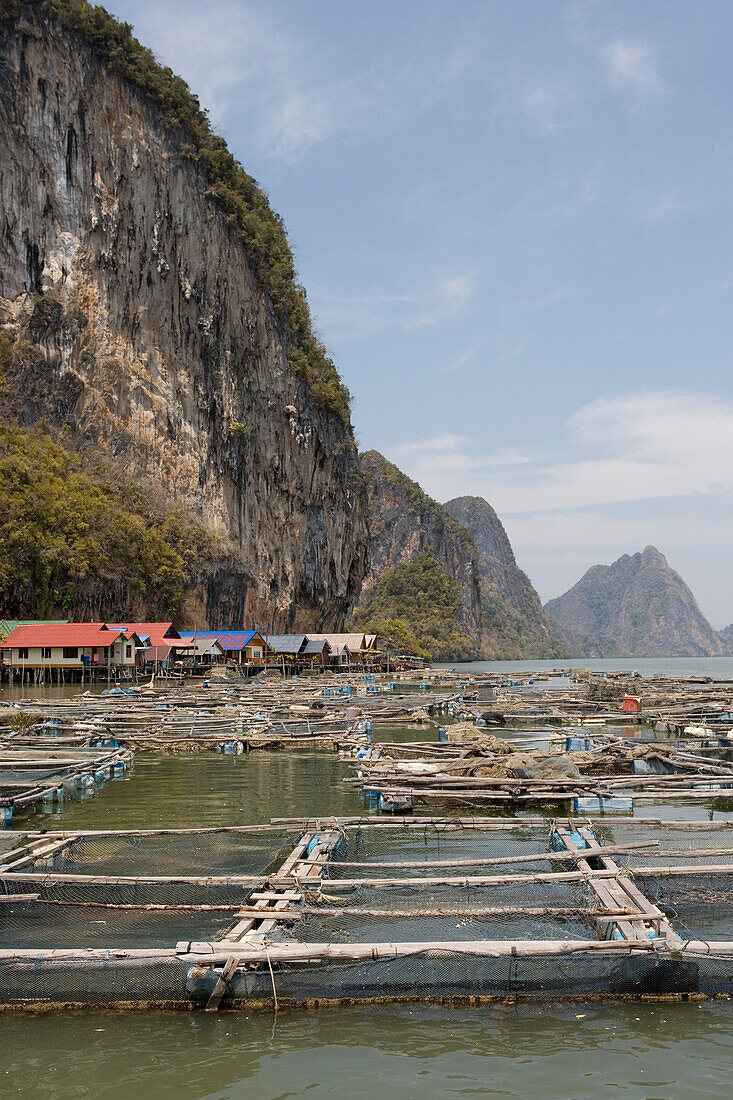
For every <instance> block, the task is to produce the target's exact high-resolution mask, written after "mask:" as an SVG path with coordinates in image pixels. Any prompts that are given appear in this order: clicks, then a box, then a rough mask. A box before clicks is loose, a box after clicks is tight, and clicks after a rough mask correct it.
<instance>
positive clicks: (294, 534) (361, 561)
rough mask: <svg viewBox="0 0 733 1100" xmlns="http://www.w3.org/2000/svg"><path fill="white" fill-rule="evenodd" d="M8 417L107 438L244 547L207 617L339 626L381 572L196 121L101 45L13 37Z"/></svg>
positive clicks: (5, 313)
mask: <svg viewBox="0 0 733 1100" xmlns="http://www.w3.org/2000/svg"><path fill="white" fill-rule="evenodd" d="M0 324H2V325H3V331H4V332H5V334H6V335H7V336H8V337H9V338H10V340H11V341H12V345H13V355H12V359H11V362H10V365H9V367H8V368H7V370H6V375H7V378H6V397H5V400H6V411H8V410H9V411H10V413H11V415H13V416H14V417H15V418H16V419H17V420H18V421H19V422H20V423H26V424H27V423H33V422H36V421H38V420H39V419H43V420H44V421H45V424H46V425H47V426H48V428H49V429H50V430H51V432H52V433H54V434H57V433H64V432H65V433H66V437H67V438H69V439H70V440H71V441H72V442H73V444H74V446H77V447H82V448H83V447H84V446H85V445H88V446H90V447H94V448H98V449H101V450H103V451H104V452H106V453H107V454H108V455H109V456H110V457H111V458H113V459H114V460H115V461H116V462H117V463H121V464H123V465H124V466H125V467H126V468H127V469H129V472H130V476H131V477H134V478H143V479H147V480H148V481H149V482H152V483H154V484H155V485H157V486H159V487H160V489H161V490H162V491H164V492H165V494H166V495H167V497H168V498H169V499H171V500H173V501H175V502H177V503H179V504H180V505H181V506H182V507H185V508H186V509H187V510H188V511H190V512H192V513H193V514H194V515H196V516H198V517H199V518H200V519H201V521H202V522H203V523H205V525H207V526H208V527H209V528H210V529H211V530H213V531H215V532H216V533H218V534H220V535H223V536H225V537H226V538H228V539H230V540H231V542H232V544H233V545H234V546H235V547H236V550H237V555H236V557H237V561H238V564H236V565H235V564H234V559H232V562H233V564H232V566H231V569H229V568H227V566H226V564H224V565H221V566H219V568H218V569H217V571H216V572H215V573H213V574H212V575H210V576H207V577H204V578H201V585H200V591H199V592H198V593H196V598H197V599H198V601H199V603H200V610H201V616H202V618H203V619H204V620H205V621H207V622H208V623H209V625H212V626H214V625H222V624H224V623H239V622H242V621H256V622H257V623H258V624H260V625H262V626H263V627H267V626H270V627H273V628H277V629H286V628H292V627H298V628H303V629H305V628H311V629H315V628H316V627H331V628H334V627H338V626H339V625H340V623H341V621H342V620H343V617H344V615H345V613H346V612H347V611H348V609H349V607H350V605H351V604H352V603H353V601H354V598H355V597H356V595H357V594H358V593H359V591H360V589H361V582H362V578H363V576H364V573H365V569H366V555H367V532H366V497H365V490H364V483H363V478H362V475H361V471H360V466H359V461H358V455H357V451H356V448H355V445H354V440H353V434H352V430H351V427H350V425H348V424H346V425H345V424H344V423H343V420H342V419H341V418H339V417H338V416H337V415H335V414H334V413H332V412H330V411H328V410H325V409H322V408H319V407H317V406H316V404H315V403H314V402H313V401H312V400H311V399H310V398H309V391H308V388H307V386H306V385H305V383H304V382H303V381H302V380H301V379H300V378H299V376H298V375H296V373H295V372H294V371H293V370H292V368H291V367H290V365H289V363H288V357H287V333H284V332H283V331H282V330H281V326H280V325H279V323H278V320H277V318H276V315H275V313H274V311H273V308H272V304H271V302H270V300H269V298H268V297H267V295H266V293H265V292H264V291H263V290H262V289H261V287H260V285H259V284H258V281H257V279H256V277H255V274H254V270H253V267H252V265H251V263H250V260H249V258H248V254H247V249H246V246H245V243H244V242H243V240H242V238H241V236H240V235H239V234H238V233H237V232H236V231H235V230H234V229H232V228H231V227H230V226H229V224H228V222H227V219H226V217H225V215H224V214H223V212H222V210H221V209H220V207H219V206H218V205H217V204H216V203H215V202H214V201H213V200H212V198H211V197H208V196H207V194H206V183H205V180H204V177H203V173H202V171H201V170H200V168H198V167H197V165H196V164H195V163H194V162H193V161H192V160H191V159H190V158H189V157H188V156H187V150H186V133H185V131H181V130H178V131H172V130H170V128H167V127H166V125H165V120H164V117H163V115H162V112H161V110H160V109H159V107H158V106H157V105H156V104H155V103H154V102H153V101H152V100H151V99H150V98H149V97H148V96H147V95H146V94H145V93H144V92H143V91H142V90H141V89H139V88H137V87H136V86H134V85H133V84H131V83H129V82H128V81H127V80H126V79H125V78H123V77H122V76H120V75H119V74H117V73H116V72H115V71H113V69H112V68H110V67H109V66H108V65H106V64H105V63H104V62H102V61H101V60H100V59H99V57H98V56H97V55H96V54H95V53H94V52H93V50H92V49H91V48H90V46H89V44H88V42H87V40H86V39H85V38H84V37H83V36H82V35H80V34H79V33H77V32H74V31H71V30H69V29H68V28H65V27H63V26H62V25H61V24H60V23H59V22H57V21H56V20H54V19H52V18H50V17H48V16H47V15H44V14H43V9H42V8H41V7H40V5H37V4H28V5H23V11H22V14H21V16H20V18H19V19H16V20H12V21H9V22H6V23H5V24H3V26H2V27H0Z"/></svg>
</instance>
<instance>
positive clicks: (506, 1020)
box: [0, 729, 733, 1100]
mask: <svg viewBox="0 0 733 1100" xmlns="http://www.w3.org/2000/svg"><path fill="white" fill-rule="evenodd" d="M382 736H383V737H386V738H388V739H393V738H395V737H400V738H404V739H409V740H415V739H417V738H419V737H421V736H426V734H424V733H421V732H420V731H416V730H414V729H411V730H403V731H399V730H395V729H390V730H389V732H388V733H385V734H382ZM429 736H431V737H432V736H434V733H432V732H431V733H430V734H429ZM347 774H349V768H348V764H347V763H345V762H342V761H339V759H338V757H337V755H336V754H334V753H326V752H317V753H316V752H298V753H269V752H256V753H251V754H250V755H248V756H247V755H245V756H239V757H232V756H219V755H216V754H208V753H207V754H201V755H196V756H163V755H159V754H152V753H150V754H148V753H139V754H138V756H137V760H136V763H135V767H134V770H133V771H132V773H131V774H130V775H129V776H128V777H127V778H125V779H124V780H116V781H112V782H110V783H107V784H106V785H105V787H104V788H103V789H102V790H101V791H100V792H99V793H98V794H96V795H95V796H94V797H92V798H90V799H88V800H86V801H81V802H72V803H68V804H67V805H66V806H65V807H64V809H63V810H62V811H61V812H60V813H57V814H54V815H50V816H49V817H47V818H45V820H46V821H47V822H48V824H49V825H50V824H51V822H52V823H53V827H57V828H58V827H61V826H63V827H64V828H80V829H94V828H108V827H119V828H124V827H126V826H129V827H146V826H148V827H151V826H168V827H179V826H197V825H215V824H242V823H251V822H258V821H267V820H268V819H269V818H270V817H271V816H282V817H287V816H301V815H303V814H320V813H322V814H327V813H336V814H354V813H362V812H364V807H363V806H362V804H361V802H360V800H359V797H358V795H357V794H356V793H355V792H354V791H353V790H352V789H350V788H349V787H347V786H346V785H344V784H343V783H342V782H341V778H342V777H343V776H344V775H347ZM690 810H691V812H692V813H693V814H694V815H695V816H697V814H698V813H701V811H700V810H699V809H698V808H697V807H695V808H694V809H693V808H690ZM678 811H679V808H678ZM702 813H703V814H704V811H702ZM42 820H44V819H42V818H41V816H40V815H38V816H36V817H34V818H31V819H28V824H30V825H32V827H37V825H38V824H39V823H40V822H41V821H42ZM18 824H19V825H20V826H22V822H19V823H18ZM732 1025H733V1017H731V1007H730V1006H729V1004H728V1003H727V1002H702V1003H688V1004H633V1003H629V1004H626V1003H609V1004H587V1005H543V1006H540V1005H531V1004H521V1005H516V1004H515V1005H502V1006H491V1007H487V1008H484V1009H472V1010H464V1009H456V1008H454V1009H445V1008H439V1007H433V1006H419V1005H410V1006H399V1007H391V1008H369V1009H366V1008H351V1009H346V1010H342V1011H334V1010H327V1011H322V1012H296V1011H288V1012H280V1013H279V1014H278V1015H277V1016H275V1015H274V1014H273V1013H271V1012H263V1013H232V1012H224V1013H222V1014H220V1015H216V1016H206V1015H204V1014H203V1013H197V1014H191V1015H188V1014H183V1013H180V1014H176V1013H153V1014H139V1015H134V1014H130V1015H118V1014H115V1013H113V1012H100V1011H89V1012H83V1013H82V1012H79V1013H71V1014H58V1015H38V1016H34V1015H24V1014H5V1015H2V1016H0V1088H1V1089H2V1092H3V1094H6V1095H12V1096H23V1097H26V1096H27V1097H52V1098H64V1100H65V1098H67V1097H69V1098H72V1097H105V1098H107V1097H109V1098H117V1097H120V1098H122V1097H125V1098H126V1097H128V1096H129V1095H130V1094H133V1095H136V1096H139V1097H141V1098H147V1097H151V1098H152V1097H163V1098H166V1097H177V1098H181V1100H183V1098H188V1097H192V1098H199V1097H200V1098H204V1097H206V1098H209V1097H212V1098H214V1097H216V1098H239V1097H256V1098H260V1097H266V1098H273V1100H274V1098H285V1097H296V1096H306V1095H308V1096H312V1097H319V1096H336V1095H338V1096H344V1097H374V1096H375V1095H376V1096H380V1095H383V1096H387V1097H398V1098H402V1097H420V1098H428V1100H433V1098H439V1097H446V1096H450V1097H453V1096H455V1097H461V1098H466V1097H474V1096H497V1097H530V1096H542V1097H548V1098H555V1097H557V1098H567V1097H584V1098H585V1097H597V1096H601V1097H603V1096H609V1097H615V1096H617V1095H618V1094H622V1095H625V1096H628V1097H634V1098H636V1097H644V1098H652V1100H663V1098H682V1097H689V1096H701V1097H724V1096H728V1095H729V1093H730V1084H729V1082H730V1077H731V1072H732V1071H733V1026H732Z"/></svg>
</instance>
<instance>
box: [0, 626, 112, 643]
mask: <svg viewBox="0 0 733 1100" xmlns="http://www.w3.org/2000/svg"><path fill="white" fill-rule="evenodd" d="M122 633H123V631H122V630H121V629H120V628H118V627H114V628H110V629H107V626H106V624H105V623H46V624H40V625H37V626H16V628H15V630H11V632H10V634H8V636H7V638H5V639H4V641H3V642H2V643H0V648H2V649H12V648H17V647H18V646H77V647H78V648H87V647H89V646H107V645H112V644H113V643H114V641H115V639H116V638H119V636H120V634H122Z"/></svg>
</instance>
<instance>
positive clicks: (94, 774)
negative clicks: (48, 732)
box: [0, 746, 134, 828]
mask: <svg viewBox="0 0 733 1100" xmlns="http://www.w3.org/2000/svg"><path fill="white" fill-rule="evenodd" d="M133 759H134V758H133V754H132V753H131V752H130V751H129V749H121V748H117V749H115V750H114V751H112V752H110V751H101V750H96V751H95V750H90V749H81V748H74V749H68V748H66V749H65V748H59V747H58V746H54V747H53V748H52V749H49V748H46V747H44V748H27V747H25V746H24V747H17V746H12V747H10V748H8V747H0V824H2V826H3V828H8V827H9V826H10V825H11V824H12V822H13V820H14V819H16V818H17V816H18V814H21V813H23V812H27V811H29V810H33V809H39V808H40V809H48V810H51V809H53V807H54V804H56V803H63V802H65V801H66V800H68V799H71V798H83V797H88V796H89V795H90V794H93V793H94V792H95V791H97V790H99V788H100V787H102V786H103V785H104V784H105V783H106V782H107V780H109V779H120V778H121V777H122V776H124V775H125V773H126V772H127V771H128V770H129V768H130V767H131V766H132V762H133Z"/></svg>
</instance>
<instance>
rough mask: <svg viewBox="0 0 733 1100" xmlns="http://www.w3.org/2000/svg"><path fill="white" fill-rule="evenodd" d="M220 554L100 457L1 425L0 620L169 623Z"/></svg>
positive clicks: (214, 543)
mask: <svg viewBox="0 0 733 1100" xmlns="http://www.w3.org/2000/svg"><path fill="white" fill-rule="evenodd" d="M1 354H2V345H1V344H0V355H1ZM225 552H226V550H225V548H224V546H223V545H222V544H221V543H220V542H219V540H217V539H216V538H214V537H212V536H211V535H209V534H207V532H206V531H205V530H204V529H203V528H202V527H200V526H198V525H197V524H195V523H192V522H191V521H190V520H188V519H187V518H186V517H184V516H182V515H180V514H179V513H177V512H175V511H172V510H170V509H166V508H165V507H164V506H162V505H161V504H160V503H159V502H157V501H156V500H154V499H153V497H152V495H151V494H150V493H149V492H146V491H145V490H143V489H141V488H140V487H137V486H134V485H130V484H125V478H124V475H123V474H119V475H117V476H116V475H115V473H114V472H113V471H112V470H111V469H110V468H109V467H106V466H105V464H104V463H103V461H102V460H101V459H94V458H85V459H84V460H82V459H81V458H80V457H79V456H77V455H74V454H72V453H70V452H69V451H67V450H66V449H65V448H64V447H63V446H61V445H59V444H58V443H55V442H54V441H53V440H52V439H51V437H50V436H49V435H47V434H45V433H44V432H43V431H41V430H35V431H29V430H26V429H23V428H18V427H13V426H10V425H7V424H2V423H0V607H2V609H3V614H5V615H8V616H10V617H13V616H19V617H24V618H26V617H27V618H47V617H56V616H58V615H69V616H73V617H77V618H83V617H86V618H93V619H102V620H103V619H106V618H109V617H112V618H118V617H119V616H120V615H122V616H123V618H124V617H127V616H130V617H133V618H138V617H141V618H143V617H144V618H148V617H150V618H153V617H156V616H160V617H162V618H173V619H175V618H177V617H178V615H179V614H180V611H181V606H182V601H183V599H184V595H185V591H186V587H187V585H188V584H189V583H190V581H191V578H192V577H194V576H196V575H198V574H199V573H200V572H201V571H202V570H203V569H204V568H206V566H209V567H210V566H211V564H212V563H213V562H215V561H216V560H217V558H220V557H221V556H222V555H223V554H224V553H225ZM138 612H140V615H138Z"/></svg>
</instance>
